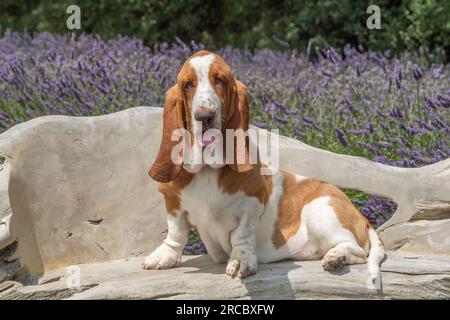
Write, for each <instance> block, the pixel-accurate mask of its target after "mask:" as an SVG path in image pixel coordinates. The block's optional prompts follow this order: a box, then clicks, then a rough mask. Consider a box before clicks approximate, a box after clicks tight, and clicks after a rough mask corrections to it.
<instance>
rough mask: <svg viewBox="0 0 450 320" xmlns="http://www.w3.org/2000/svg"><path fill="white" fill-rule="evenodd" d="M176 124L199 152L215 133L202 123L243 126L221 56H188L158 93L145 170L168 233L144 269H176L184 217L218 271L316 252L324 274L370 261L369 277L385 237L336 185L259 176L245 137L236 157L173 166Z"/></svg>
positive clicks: (244, 101)
mask: <svg viewBox="0 0 450 320" xmlns="http://www.w3.org/2000/svg"><path fill="white" fill-rule="evenodd" d="M179 129H184V130H186V131H187V132H189V135H190V137H192V141H191V142H189V143H187V146H188V148H187V149H195V148H197V149H199V150H200V151H201V150H204V149H205V148H207V147H208V145H210V144H211V141H212V140H213V139H211V138H205V135H203V136H202V134H204V132H205V130H207V129H214V130H216V132H222V133H223V132H224V131H225V130H226V129H233V130H243V131H247V130H248V129H249V106H248V98H247V88H246V86H245V85H244V84H243V83H242V82H240V81H238V80H235V79H234V76H233V73H232V70H231V68H230V66H229V65H228V64H227V63H226V62H225V61H224V59H223V58H222V57H220V56H219V55H217V54H215V53H212V52H209V51H205V50H202V51H199V52H197V53H195V54H194V55H193V56H191V57H190V58H189V59H187V60H186V62H185V63H184V64H183V66H182V68H181V71H180V72H179V74H178V77H177V81H176V84H175V85H174V86H173V87H172V88H170V89H169V90H168V91H167V93H166V96H165V101H164V113H163V133H162V141H161V145H160V149H159V152H158V154H157V157H156V160H155V161H154V163H153V164H152V166H151V168H150V171H149V175H150V176H151V177H152V178H153V179H154V180H156V181H158V182H160V183H159V187H158V191H159V192H161V193H162V194H163V196H164V200H165V206H166V210H167V223H168V234H167V237H166V239H165V240H164V241H163V243H162V244H161V245H160V246H159V247H158V248H157V249H156V250H155V251H154V252H152V253H151V254H150V255H149V256H147V257H146V258H145V261H144V263H143V266H144V268H145V269H167V268H171V267H174V266H175V265H176V264H177V262H178V261H180V259H181V255H182V251H183V248H184V246H185V244H186V242H187V240H188V232H189V227H190V224H191V225H193V226H195V227H196V229H197V230H198V232H199V234H200V237H201V239H202V241H203V242H204V244H205V246H206V249H207V251H208V254H209V255H210V257H211V258H212V260H214V261H215V262H227V264H226V269H225V273H226V274H227V275H230V276H231V277H233V278H234V277H238V278H246V277H248V276H250V275H253V274H255V273H256V271H257V264H258V263H269V262H275V261H281V260H286V259H291V260H319V259H322V267H323V269H324V270H326V271H335V270H339V269H341V268H342V267H343V266H344V265H351V264H358V263H366V262H368V269H369V278H370V281H371V282H372V283H374V281H375V278H376V277H377V275H378V274H379V266H380V263H381V261H382V260H383V259H384V256H385V253H384V247H383V243H382V241H381V239H380V238H379V237H378V234H377V233H376V231H375V230H374V229H373V228H372V226H371V225H370V224H369V222H368V221H367V219H366V218H365V217H364V216H363V215H362V214H361V213H360V212H359V211H358V210H357V209H356V208H355V207H354V206H353V204H352V203H351V201H350V200H349V199H348V197H347V196H346V195H345V194H344V193H343V192H342V191H341V190H339V189H338V188H337V187H335V186H333V185H331V184H328V183H326V182H323V181H319V180H316V179H312V178H308V177H304V176H300V175H296V174H292V173H289V172H285V171H282V170H279V171H276V170H273V171H274V172H275V173H274V174H273V175H266V174H264V175H263V174H261V170H262V169H263V168H267V167H268V166H267V165H265V164H262V163H261V162H260V161H259V160H258V161H257V162H256V163H250V161H249V155H248V139H247V140H244V143H243V144H242V143H241V144H240V145H239V147H238V146H237V144H236V146H235V147H234V150H232V152H233V153H235V154H236V153H237V151H240V152H241V153H243V157H242V158H241V159H243V161H241V162H240V163H238V162H233V163H230V164H228V163H225V162H224V163H225V164H223V163H220V164H217V163H213V164H210V165H205V164H198V163H194V164H192V163H182V162H181V163H175V162H174V161H173V149H174V148H175V147H176V145H177V143H178V142H177V141H172V139H171V135H172V134H173V132H174V131H176V130H179ZM224 140H225V141H226V140H227V138H225V139H224ZM228 141H230V139H228ZM238 148H240V149H239V150H238ZM226 151H228V152H226ZM226 151H225V152H224V153H225V154H227V155H229V154H230V151H229V150H226ZM183 152H189V150H184V149H183V150H182V151H181V152H180V155H181V154H182V153H183ZM299 161H301V159H300V160H299Z"/></svg>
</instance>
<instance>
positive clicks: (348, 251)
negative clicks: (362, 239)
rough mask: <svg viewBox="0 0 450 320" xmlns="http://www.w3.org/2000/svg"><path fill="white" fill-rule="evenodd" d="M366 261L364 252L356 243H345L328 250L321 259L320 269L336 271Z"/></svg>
mask: <svg viewBox="0 0 450 320" xmlns="http://www.w3.org/2000/svg"><path fill="white" fill-rule="evenodd" d="M366 261H367V258H366V252H365V251H364V250H363V249H362V248H361V247H360V246H359V245H358V244H357V243H356V242H352V241H346V242H341V243H339V244H338V245H336V246H335V247H333V248H331V249H330V250H328V252H327V253H326V254H325V257H323V259H322V267H323V269H324V270H325V271H336V270H339V269H341V268H342V267H343V266H344V265H346V264H357V263H366Z"/></svg>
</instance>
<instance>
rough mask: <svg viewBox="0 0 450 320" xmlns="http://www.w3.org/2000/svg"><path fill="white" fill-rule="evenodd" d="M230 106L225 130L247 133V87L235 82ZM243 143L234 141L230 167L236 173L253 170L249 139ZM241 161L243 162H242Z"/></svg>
mask: <svg viewBox="0 0 450 320" xmlns="http://www.w3.org/2000/svg"><path fill="white" fill-rule="evenodd" d="M231 103H234V105H233V106H231V108H230V110H232V114H231V117H230V119H229V120H228V124H227V128H228V129H234V130H239V129H240V130H242V131H243V132H244V133H247V131H248V126H249V110H248V108H249V107H248V99H247V87H246V86H245V85H244V84H243V83H242V82H240V81H238V80H236V87H235V94H234V98H233V99H232V102H231ZM244 141H245V143H238V139H237V138H235V141H234V161H235V163H234V164H230V167H231V168H232V169H233V170H234V171H236V172H247V171H249V170H252V169H253V165H252V164H251V163H250V156H249V138H248V137H246V138H245V139H244ZM242 160H243V161H242Z"/></svg>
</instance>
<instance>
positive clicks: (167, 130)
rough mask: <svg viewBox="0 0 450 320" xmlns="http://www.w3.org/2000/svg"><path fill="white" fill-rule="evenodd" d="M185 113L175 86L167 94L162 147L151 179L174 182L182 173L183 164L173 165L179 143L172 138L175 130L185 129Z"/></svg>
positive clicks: (150, 173) (151, 172) (154, 164)
mask: <svg viewBox="0 0 450 320" xmlns="http://www.w3.org/2000/svg"><path fill="white" fill-rule="evenodd" d="M184 112H185V110H184V108H183V99H182V96H181V92H180V89H179V88H178V86H177V85H175V86H173V87H172V88H170V89H169V90H167V92H166V96H165V99H164V117H163V132H162V139H161V145H160V147H159V152H158V155H157V156H156V160H155V162H153V164H152V166H151V168H150V170H149V172H148V174H149V175H150V177H152V178H153V179H154V180H156V181H159V182H169V181H172V180H174V179H175V178H176V177H177V176H178V174H179V173H180V171H181V167H182V164H180V165H177V164H175V163H173V161H172V158H171V153H172V149H173V148H174V147H175V146H176V145H177V144H178V143H179V141H171V137H172V133H173V132H174V131H175V130H177V129H183V128H184V125H183V119H184Z"/></svg>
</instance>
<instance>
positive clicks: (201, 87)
mask: <svg viewBox="0 0 450 320" xmlns="http://www.w3.org/2000/svg"><path fill="white" fill-rule="evenodd" d="M248 115H249V113H248V101H247V88H246V86H245V85H244V84H243V83H242V82H240V81H238V80H235V79H234V77H233V74H232V72H231V68H230V66H229V65H228V64H227V63H226V62H225V61H224V60H223V58H222V57H220V56H219V55H217V54H214V53H212V52H209V51H205V50H202V51H199V52H197V53H196V54H194V55H193V56H191V57H190V58H189V59H188V60H186V62H185V63H184V64H183V66H182V68H181V71H180V73H179V74H178V77H177V83H176V84H175V85H174V86H173V87H171V88H170V89H169V90H167V92H166V96H165V99H164V116H163V132H162V139H161V145H160V148H159V151H158V155H157V157H156V159H155V161H154V162H153V164H152V166H151V168H150V171H149V174H150V176H151V177H152V178H153V179H155V180H156V181H160V182H169V181H172V180H174V179H175V178H176V177H177V176H178V175H179V173H180V171H181V169H182V168H184V169H185V170H187V171H189V172H191V173H196V172H199V171H200V170H201V168H202V167H203V165H205V163H206V164H207V165H209V166H210V167H212V168H220V167H223V166H224V165H229V166H230V167H231V168H232V169H233V170H235V171H237V172H246V171H249V170H251V169H252V165H251V164H250V163H249V155H248V139H246V138H245V135H244V138H243V139H240V141H241V143H238V141H237V140H238V138H237V137H235V136H234V132H247V130H248V123H249V116H248ZM186 129H187V132H188V137H187V138H186V136H185V135H182V137H183V138H182V140H181V142H182V143H181V144H182V145H184V144H187V146H186V147H184V146H183V148H182V149H178V147H179V146H180V143H179V139H177V137H179V135H175V136H176V138H175V139H173V136H174V133H176V132H179V131H180V130H181V131H183V130H184V131H186ZM229 129H231V131H232V133H231V136H230V138H227V137H226V135H224V132H225V130H226V131H229ZM184 131H183V132H184ZM213 142H215V143H213ZM228 147H230V148H228ZM212 149H213V150H214V152H208V151H211V150H212ZM218 150H219V151H218ZM220 150H223V152H221V151H220ZM203 151H205V152H206V153H207V154H208V156H209V155H211V156H213V158H214V159H213V161H203V160H205V159H204V155H205V153H204V152H203ZM216 151H217V152H216ZM180 156H181V158H182V159H181V161H178V160H180ZM225 158H226V161H225ZM229 158H231V160H230V161H228V159H229ZM174 159H175V160H176V161H174ZM186 159H189V160H190V161H186ZM192 159H193V161H191V160H192Z"/></svg>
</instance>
